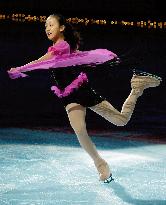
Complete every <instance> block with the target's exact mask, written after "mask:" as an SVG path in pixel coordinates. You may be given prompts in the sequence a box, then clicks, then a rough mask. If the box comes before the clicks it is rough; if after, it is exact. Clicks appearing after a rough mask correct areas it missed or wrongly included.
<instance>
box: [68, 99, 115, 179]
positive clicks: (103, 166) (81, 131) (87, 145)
mask: <svg viewBox="0 0 166 205" xmlns="http://www.w3.org/2000/svg"><path fill="white" fill-rule="evenodd" d="M66 111H67V114H68V118H69V121H70V124H71V126H72V128H73V130H74V132H75V133H76V135H77V138H78V140H79V143H80V145H81V146H82V148H84V150H85V151H86V152H87V153H88V154H89V155H90V156H91V158H92V159H93V161H94V164H95V166H96V168H97V170H98V172H99V175H100V180H102V181H104V180H107V179H108V178H109V177H110V175H111V171H110V169H109V166H108V164H107V163H106V161H105V160H104V159H102V157H101V156H100V155H99V153H98V152H97V149H96V146H95V145H94V143H93V142H92V140H91V139H90V137H89V135H88V133H87V129H86V122H85V117H86V108H85V107H83V106H81V105H79V104H77V103H71V104H69V105H67V106H66Z"/></svg>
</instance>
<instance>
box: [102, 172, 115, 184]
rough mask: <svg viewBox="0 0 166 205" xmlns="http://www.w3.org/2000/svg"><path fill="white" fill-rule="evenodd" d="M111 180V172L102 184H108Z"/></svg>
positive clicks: (112, 179)
mask: <svg viewBox="0 0 166 205" xmlns="http://www.w3.org/2000/svg"><path fill="white" fill-rule="evenodd" d="M112 181H114V178H112V174H111V175H110V177H109V178H108V179H106V180H104V184H109V183H110V182H112Z"/></svg>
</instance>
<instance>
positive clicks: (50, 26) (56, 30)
mask: <svg viewBox="0 0 166 205" xmlns="http://www.w3.org/2000/svg"><path fill="white" fill-rule="evenodd" d="M64 29H65V26H64V25H60V24H59V21H58V19H57V18H56V17H55V16H49V17H48V18H47V20H46V23H45V31H46V35H47V37H48V39H49V40H51V41H53V42H54V43H56V41H57V40H58V39H59V38H64V36H63V31H64Z"/></svg>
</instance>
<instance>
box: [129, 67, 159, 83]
mask: <svg viewBox="0 0 166 205" xmlns="http://www.w3.org/2000/svg"><path fill="white" fill-rule="evenodd" d="M133 74H134V75H137V76H149V77H152V78H155V79H157V80H159V81H162V78H161V77H159V76H157V75H154V74H151V73H147V72H144V71H141V70H137V69H133Z"/></svg>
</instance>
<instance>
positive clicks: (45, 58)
mask: <svg viewBox="0 0 166 205" xmlns="http://www.w3.org/2000/svg"><path fill="white" fill-rule="evenodd" d="M52 57H53V53H52V52H48V53H46V54H45V55H43V56H41V57H40V58H38V59H37V60H34V61H31V62H29V63H27V64H25V65H32V64H35V63H38V62H41V61H45V60H49V59H51V58H52ZM15 69H16V68H11V69H10V71H13V70H15Z"/></svg>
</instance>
